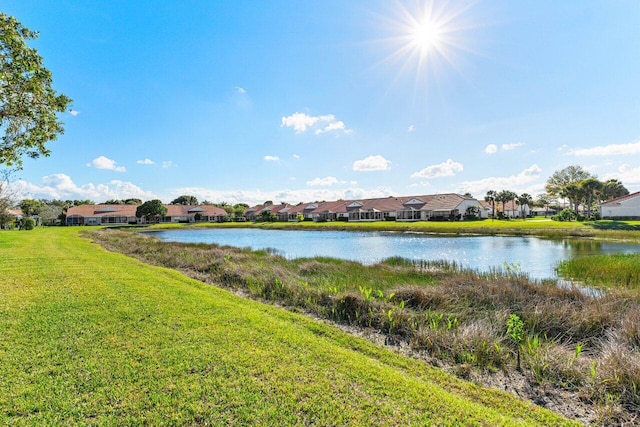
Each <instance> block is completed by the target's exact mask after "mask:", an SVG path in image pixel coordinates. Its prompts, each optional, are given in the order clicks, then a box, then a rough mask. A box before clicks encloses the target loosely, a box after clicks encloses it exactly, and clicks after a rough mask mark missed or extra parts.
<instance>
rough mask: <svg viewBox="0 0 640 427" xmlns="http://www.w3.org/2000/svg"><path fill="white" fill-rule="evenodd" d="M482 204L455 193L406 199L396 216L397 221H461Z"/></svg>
mask: <svg viewBox="0 0 640 427" xmlns="http://www.w3.org/2000/svg"><path fill="white" fill-rule="evenodd" d="M472 209H480V215H482V209H481V204H480V202H479V201H478V200H476V199H474V198H473V197H467V196H463V195H460V194H455V193H447V194H430V195H423V196H413V197H406V198H405V200H404V201H403V203H402V207H401V208H400V209H399V210H398V212H397V214H396V220H397V221H425V220H429V221H459V220H462V219H464V217H465V215H467V213H468V212H469V211H470V210H472Z"/></svg>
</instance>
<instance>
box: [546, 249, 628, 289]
mask: <svg viewBox="0 0 640 427" xmlns="http://www.w3.org/2000/svg"><path fill="white" fill-rule="evenodd" d="M557 270H558V273H559V274H561V275H562V276H563V277H570V278H572V279H574V280H579V281H582V282H584V283H586V284H588V285H594V286H603V287H608V288H611V287H622V288H627V289H638V287H640V254H613V255H593V256H588V257H582V258H575V259H572V260H568V261H564V262H562V263H561V264H560V265H559V266H558V268H557Z"/></svg>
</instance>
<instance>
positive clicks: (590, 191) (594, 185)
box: [579, 178, 603, 219]
mask: <svg viewBox="0 0 640 427" xmlns="http://www.w3.org/2000/svg"><path fill="white" fill-rule="evenodd" d="M579 186H580V188H581V189H582V191H583V193H584V194H585V195H586V197H587V206H586V208H587V218H588V219H591V208H592V206H591V204H592V202H593V196H594V194H596V193H597V194H599V193H600V191H602V187H603V184H602V182H600V181H598V180H597V179H596V178H587V179H585V180H582V181H580V184H579Z"/></svg>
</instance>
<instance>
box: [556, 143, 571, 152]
mask: <svg viewBox="0 0 640 427" xmlns="http://www.w3.org/2000/svg"><path fill="white" fill-rule="evenodd" d="M567 148H569V146H568V145H567V144H562V145H561V146H560V147H558V148H556V150H557V151H564V150H566V149H567Z"/></svg>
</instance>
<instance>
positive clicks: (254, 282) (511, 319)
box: [89, 230, 640, 424]
mask: <svg viewBox="0 0 640 427" xmlns="http://www.w3.org/2000/svg"><path fill="white" fill-rule="evenodd" d="M217 231H219V230H216V232H217ZM180 232H183V230H180ZM89 233H90V237H91V238H92V239H94V241H96V242H98V243H100V244H101V245H103V246H104V247H106V248H107V249H110V250H114V251H118V252H122V253H125V254H128V255H131V256H134V257H136V258H138V259H140V260H142V261H144V262H147V263H150V264H154V265H160V266H164V267H168V268H173V269H177V270H180V271H182V272H184V273H185V274H187V275H189V276H191V277H194V278H197V279H198V280H201V281H203V282H206V283H210V284H213V285H216V286H222V287H224V288H227V289H230V290H233V291H235V292H239V293H241V294H242V295H246V296H248V297H251V298H255V299H258V300H261V301H267V302H273V303H277V304H279V305H282V306H285V307H288V308H289V309H291V310H294V311H303V312H306V313H309V314H312V315H314V316H318V317H320V318H324V319H327V320H330V321H334V322H337V323H339V324H343V325H346V326H348V327H353V328H359V329H360V330H362V331H375V332H376V333H379V334H382V335H383V336H384V337H385V339H384V341H385V343H386V344H388V345H391V346H399V348H400V347H402V348H406V349H409V351H411V352H414V353H415V354H417V355H419V357H424V358H427V360H430V361H432V363H434V364H437V365H438V366H446V367H448V368H449V370H450V371H451V372H454V373H455V374H456V375H458V376H460V377H462V378H467V379H470V378H473V379H474V380H477V381H479V382H483V381H485V380H486V383H492V380H490V378H492V377H493V375H494V374H495V373H497V372H502V373H505V374H506V376H507V377H508V378H509V377H510V376H514V378H515V377H518V378H523V381H522V382H519V381H511V380H509V381H507V383H505V384H504V385H503V386H504V387H505V388H506V389H509V390H511V391H513V392H515V393H517V394H518V395H520V396H526V397H528V398H529V399H531V400H533V401H536V402H543V403H544V402H547V404H548V400H549V396H551V395H555V396H556V398H555V401H556V402H558V401H563V402H565V403H566V407H564V409H563V408H555V409H556V410H559V411H560V412H562V413H564V414H565V415H567V416H569V417H572V416H575V414H573V415H572V414H571V413H570V412H571V411H572V410H573V411H575V410H577V409H575V408H578V407H584V406H585V405H587V406H588V407H589V409H588V410H587V412H589V411H591V413H592V415H591V416H586V418H587V419H589V421H593V422H598V423H599V422H601V421H605V423H614V424H615V423H618V422H620V421H625V420H631V419H634V417H638V416H640V413H639V412H638V408H639V407H640V395H639V394H638V393H637V390H639V389H640V302H639V298H638V292H637V291H636V290H633V289H627V288H624V289H623V288H619V289H618V288H611V289H609V290H607V291H606V292H600V293H591V292H584V290H583V289H581V288H579V287H577V286H573V285H571V284H568V285H567V284H565V285H564V286H558V284H557V280H552V279H544V280H543V279H540V280H531V279H530V278H529V277H528V276H529V274H526V273H524V272H523V271H522V270H520V269H518V268H514V267H513V266H512V267H509V266H507V267H505V268H500V269H498V268H489V269H487V270H484V271H483V270H479V269H468V268H464V267H463V266H462V265H460V264H454V263H452V262H445V261H435V260H434V261H429V260H422V259H411V258H407V257H402V256H391V257H387V258H383V259H378V260H377V261H373V260H372V261H371V262H369V263H367V264H364V263H362V262H357V261H352V260H347V259H338V258H333V257H326V256H308V257H292V256H289V257H285V256H282V254H280V249H278V250H273V249H260V250H251V249H249V248H247V247H245V246H250V245H247V244H245V243H244V242H242V240H241V239H240V238H239V237H235V238H234V241H233V243H234V246H235V247H234V246H225V245H219V244H211V243H202V242H200V243H180V242H169V241H163V240H161V239H160V238H158V235H157V234H155V233H150V234H151V235H149V234H145V233H134V232H129V231H120V230H100V231H90V232H89ZM277 233H282V232H281V231H278V232H277ZM324 233H325V232H322V233H321V234H323V235H324V236H325V237H327V238H328V237H329V236H330V235H329V234H324ZM165 238H166V236H165ZM350 238H355V236H353V235H350ZM362 238H363V239H366V238H367V237H365V236H362ZM369 238H371V239H372V240H371V242H372V243H371V244H370V245H369V246H367V247H366V248H364V249H363V248H360V249H359V250H358V252H363V253H369V255H371V252H372V251H374V249H375V248H377V247H378V246H379V243H376V238H375V237H373V236H370V237H369ZM398 238H399V239H408V240H407V241H409V242H410V241H411V239H413V238H418V237H414V236H398ZM420 239H423V240H424V239H427V238H425V237H420ZM476 239H479V240H477V241H476V242H478V241H480V242H484V241H483V240H482V239H481V238H476ZM518 239H521V241H522V242H526V243H525V244H524V248H525V249H522V250H523V251H524V252H527V253H529V254H530V255H529V256H530V258H531V259H534V258H535V255H531V253H532V251H533V250H534V249H532V248H535V247H537V245H545V244H546V242H545V241H544V240H540V239H536V240H530V239H524V240H522V238H518ZM267 240H268V242H269V244H267V245H265V246H264V248H273V247H274V246H276V245H274V242H273V241H272V240H269V239H267ZM329 240H331V239H329ZM430 240H431V241H433V242H436V247H437V248H439V250H440V251H441V252H442V253H446V250H445V248H446V247H447V245H448V243H447V240H446V239H444V240H443V238H433V239H430ZM288 242H289V243H288V245H287V246H286V247H285V248H284V249H286V248H289V247H291V246H292V244H291V240H288ZM462 242H466V245H467V246H466V247H467V249H468V246H469V245H470V246H471V251H472V252H474V253H475V252H476V251H479V250H480V249H482V250H485V251H488V252H491V251H493V250H497V249H496V246H495V245H496V244H495V243H494V244H493V246H489V247H486V246H482V245H488V244H487V243H486V242H485V243H483V244H482V245H480V247H478V245H479V244H478V243H475V244H472V243H471V242H473V241H468V240H462ZM498 242H503V243H502V245H504V246H506V247H507V248H508V249H510V251H511V252H517V250H516V249H514V244H513V242H512V241H511V240H499V241H498ZM507 242H511V243H507ZM327 244H329V243H327ZM305 245H306V249H307V251H312V250H313V248H314V247H317V246H318V244H317V243H316V244H312V243H310V242H306V243H305ZM474 245H475V246H474ZM608 245H609V243H603V242H561V243H559V244H558V246H557V247H556V249H554V250H557V251H559V250H560V249H559V248H564V249H562V251H566V250H569V251H570V252H571V254H572V255H582V254H584V253H587V252H588V253H592V252H593V250H594V248H595V249H597V250H598V251H600V253H608V252H607V251H609V252H612V251H613V249H612V248H611V247H610V246H608ZM303 246H304V245H303ZM463 246H464V245H463ZM276 247H277V246H276ZM568 248H569V249H568ZM636 249H637V248H636ZM351 250H353V249H351ZM628 250H629V252H630V253H632V252H633V251H634V250H635V249H634V248H628ZM562 251H561V252H562ZM613 252H615V251H613ZM622 252H623V251H622V250H618V253H622ZM602 256H605V257H607V256H608V255H602ZM624 256H627V255H624ZM629 256H630V257H632V256H635V255H629ZM374 257H375V256H374ZM605 259H607V258H605ZM636 266H637V264H636ZM636 268H637V267H636ZM532 386H533V387H532ZM537 386H540V387H537ZM550 390H551V391H550ZM558 396H560V397H558ZM572 408H573V409H572ZM567 411H568V412H567ZM594 414H595V415H594ZM589 417H591V418H589ZM594 417H595V418H594Z"/></svg>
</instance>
